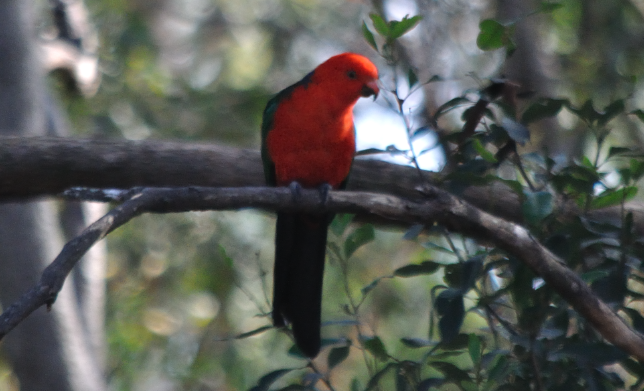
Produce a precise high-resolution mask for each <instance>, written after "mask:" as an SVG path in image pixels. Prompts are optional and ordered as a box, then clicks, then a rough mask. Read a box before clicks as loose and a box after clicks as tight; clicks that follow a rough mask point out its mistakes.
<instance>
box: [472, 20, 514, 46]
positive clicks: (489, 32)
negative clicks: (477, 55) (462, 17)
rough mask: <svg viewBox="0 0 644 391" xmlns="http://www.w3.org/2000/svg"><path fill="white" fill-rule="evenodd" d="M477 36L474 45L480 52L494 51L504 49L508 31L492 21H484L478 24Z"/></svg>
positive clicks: (507, 39)
mask: <svg viewBox="0 0 644 391" xmlns="http://www.w3.org/2000/svg"><path fill="white" fill-rule="evenodd" d="M479 29H480V32H479V35H478V37H477V38H476V45H477V46H478V47H479V49H481V50H485V51H487V50H496V49H500V48H502V47H504V46H505V45H506V44H507V43H508V41H509V29H508V27H506V26H504V25H502V24H501V23H499V22H497V21H496V20H493V19H486V20H483V21H481V23H480V24H479Z"/></svg>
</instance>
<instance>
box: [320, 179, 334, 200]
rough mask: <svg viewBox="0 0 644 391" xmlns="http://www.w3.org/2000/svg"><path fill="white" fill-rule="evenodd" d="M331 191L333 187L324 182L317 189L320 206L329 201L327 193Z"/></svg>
mask: <svg viewBox="0 0 644 391" xmlns="http://www.w3.org/2000/svg"><path fill="white" fill-rule="evenodd" d="M332 189H333V187H332V186H331V185H329V184H328V183H326V182H325V183H323V184H321V185H320V186H319V187H318V190H319V191H320V198H321V199H322V205H326V202H327V201H328V199H329V191H331V190H332Z"/></svg>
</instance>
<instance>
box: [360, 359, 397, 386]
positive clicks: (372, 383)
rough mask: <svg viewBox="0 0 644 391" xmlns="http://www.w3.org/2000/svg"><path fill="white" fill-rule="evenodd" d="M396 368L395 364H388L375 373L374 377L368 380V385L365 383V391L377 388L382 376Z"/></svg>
mask: <svg viewBox="0 0 644 391" xmlns="http://www.w3.org/2000/svg"><path fill="white" fill-rule="evenodd" d="M394 367H396V364H394V363H389V364H387V366H385V367H384V368H382V369H381V370H379V371H378V372H376V374H375V375H373V377H372V378H371V379H369V383H367V388H365V391H371V390H373V389H375V388H376V387H377V386H378V383H379V382H380V379H382V377H383V376H385V375H386V374H387V372H389V370H390V369H392V368H394Z"/></svg>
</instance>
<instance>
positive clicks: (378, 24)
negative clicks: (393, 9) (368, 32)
mask: <svg viewBox="0 0 644 391" xmlns="http://www.w3.org/2000/svg"><path fill="white" fill-rule="evenodd" d="M369 17H370V18H371V22H373V27H374V28H375V29H376V32H377V33H378V34H380V35H382V36H383V37H385V38H389V35H390V31H389V25H388V24H387V22H385V20H384V19H383V18H382V17H381V16H380V15H378V14H373V13H372V14H369Z"/></svg>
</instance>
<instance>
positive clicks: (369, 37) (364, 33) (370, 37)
mask: <svg viewBox="0 0 644 391" xmlns="http://www.w3.org/2000/svg"><path fill="white" fill-rule="evenodd" d="M362 36H363V37H364V39H365V41H367V43H368V44H369V46H371V47H372V48H374V50H375V51H378V44H377V43H376V39H375V38H374V37H373V33H372V32H371V30H369V27H367V24H366V23H365V22H362Z"/></svg>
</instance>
